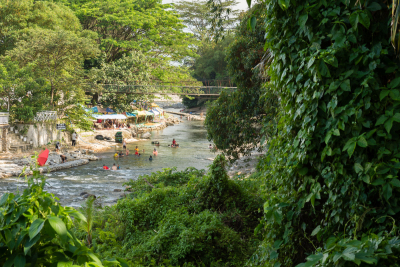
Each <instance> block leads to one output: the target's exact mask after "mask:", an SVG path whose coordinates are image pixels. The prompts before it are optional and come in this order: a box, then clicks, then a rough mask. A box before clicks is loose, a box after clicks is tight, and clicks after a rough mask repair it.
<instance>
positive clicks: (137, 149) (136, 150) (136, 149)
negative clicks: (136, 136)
mask: <svg viewBox="0 0 400 267" xmlns="http://www.w3.org/2000/svg"><path fill="white" fill-rule="evenodd" d="M135 155H139V148H138V147H137V146H136V148H135Z"/></svg>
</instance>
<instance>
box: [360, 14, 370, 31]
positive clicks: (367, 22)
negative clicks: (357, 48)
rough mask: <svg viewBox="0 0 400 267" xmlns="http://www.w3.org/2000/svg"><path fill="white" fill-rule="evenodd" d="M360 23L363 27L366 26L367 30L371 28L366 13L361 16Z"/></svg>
mask: <svg viewBox="0 0 400 267" xmlns="http://www.w3.org/2000/svg"><path fill="white" fill-rule="evenodd" d="M359 21H360V23H361V24H362V25H364V27H365V28H367V29H368V28H369V24H370V20H369V17H368V15H367V14H366V13H365V12H361V13H360V14H359Z"/></svg>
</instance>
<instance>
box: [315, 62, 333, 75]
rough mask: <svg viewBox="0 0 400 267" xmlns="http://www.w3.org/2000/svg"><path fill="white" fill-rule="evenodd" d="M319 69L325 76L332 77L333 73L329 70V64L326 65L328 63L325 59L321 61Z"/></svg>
mask: <svg viewBox="0 0 400 267" xmlns="http://www.w3.org/2000/svg"><path fill="white" fill-rule="evenodd" d="M318 71H319V73H320V74H321V75H322V76H324V77H331V74H330V72H329V69H328V66H326V64H325V62H324V61H323V60H320V61H319V64H318Z"/></svg>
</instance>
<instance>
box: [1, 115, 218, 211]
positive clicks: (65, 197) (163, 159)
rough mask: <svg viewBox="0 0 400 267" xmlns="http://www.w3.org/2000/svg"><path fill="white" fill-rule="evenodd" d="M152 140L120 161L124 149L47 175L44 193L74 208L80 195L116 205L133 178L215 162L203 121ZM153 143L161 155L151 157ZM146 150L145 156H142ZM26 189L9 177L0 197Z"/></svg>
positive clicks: (160, 133)
mask: <svg viewBox="0 0 400 267" xmlns="http://www.w3.org/2000/svg"><path fill="white" fill-rule="evenodd" d="M151 134H152V137H151V140H146V141H138V142H135V143H131V144H128V145H127V146H128V149H129V150H130V152H131V153H132V154H131V155H129V156H125V157H122V158H119V159H116V160H115V159H114V157H113V155H114V153H115V151H120V150H122V146H118V147H117V149H111V150H109V151H107V152H104V153H98V154H96V156H98V157H99V158H100V160H99V161H92V162H90V163H89V164H87V165H83V166H80V167H76V168H72V169H67V170H62V171H58V172H52V173H48V174H45V176H46V179H47V180H46V182H47V185H46V187H45V190H47V191H48V192H51V193H53V194H54V195H55V196H57V197H58V198H59V199H60V203H61V204H63V205H67V206H72V207H80V206H81V204H82V202H83V201H84V199H83V197H81V196H80V194H81V193H82V192H87V193H90V194H93V195H95V196H97V197H101V202H102V203H104V204H105V205H111V204H113V203H116V202H117V200H118V199H119V198H121V195H122V194H123V192H114V190H115V189H122V191H123V190H124V188H125V186H123V184H124V183H126V182H128V181H129V180H130V179H137V178H138V177H139V176H140V175H143V174H150V173H152V172H156V171H161V170H162V169H163V168H172V167H177V169H178V170H184V169H185V168H187V167H195V168H197V169H207V167H208V166H209V165H210V164H211V163H212V161H211V160H210V159H212V158H214V157H215V154H214V153H213V152H211V151H210V150H209V148H208V145H209V142H208V141H207V133H206V130H205V128H204V124H203V122H201V121H186V120H185V121H184V122H183V123H180V124H177V125H175V126H169V127H167V128H165V129H163V130H161V131H154V132H152V133H151ZM173 138H175V140H176V141H177V143H178V144H179V145H180V147H179V148H170V147H168V144H171V142H172V139H173ZM151 141H159V142H160V146H158V147H156V148H157V150H158V156H155V157H154V156H153V158H154V159H153V160H152V161H149V156H150V155H152V151H153V149H154V148H155V146H154V145H152V144H151ZM136 146H138V147H139V149H140V152H141V154H142V155H141V156H140V157H138V156H135V155H133V153H134V149H135V147H136ZM143 149H144V151H145V152H144V153H143ZM114 163H115V164H119V165H120V167H121V170H118V171H106V170H103V164H105V165H107V166H109V167H110V168H111V166H112V165H113V164H114ZM25 187H26V183H25V182H24V179H18V178H8V179H3V180H0V195H2V194H3V193H4V192H16V191H18V190H20V191H22V190H23V189H24V188H25Z"/></svg>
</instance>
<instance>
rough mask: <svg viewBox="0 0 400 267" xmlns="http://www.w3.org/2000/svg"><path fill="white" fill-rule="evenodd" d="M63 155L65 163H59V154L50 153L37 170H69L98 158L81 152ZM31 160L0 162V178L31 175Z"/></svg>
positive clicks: (41, 171)
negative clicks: (65, 158) (44, 162)
mask: <svg viewBox="0 0 400 267" xmlns="http://www.w3.org/2000/svg"><path fill="white" fill-rule="evenodd" d="M85 153H87V152H85ZM63 155H65V156H66V157H67V159H68V160H67V162H65V163H62V162H61V158H60V154H58V153H50V154H49V158H48V160H47V162H46V165H45V166H43V167H40V168H39V171H40V173H49V172H55V171H59V170H64V169H69V168H73V167H78V166H82V165H85V164H88V163H89V162H90V161H97V160H99V158H98V157H96V156H94V155H85V154H82V152H81V151H78V152H70V153H63ZM32 160H33V159H32V158H31V157H25V158H22V159H15V160H0V178H2V179H4V178H9V177H19V176H25V175H32V171H31V170H30V166H31V165H32V164H34V163H33V162H32Z"/></svg>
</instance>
